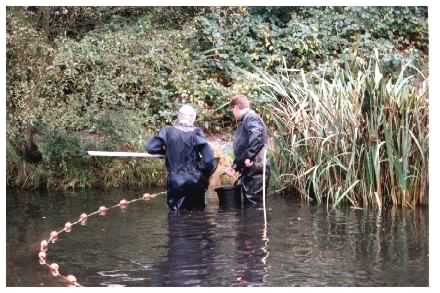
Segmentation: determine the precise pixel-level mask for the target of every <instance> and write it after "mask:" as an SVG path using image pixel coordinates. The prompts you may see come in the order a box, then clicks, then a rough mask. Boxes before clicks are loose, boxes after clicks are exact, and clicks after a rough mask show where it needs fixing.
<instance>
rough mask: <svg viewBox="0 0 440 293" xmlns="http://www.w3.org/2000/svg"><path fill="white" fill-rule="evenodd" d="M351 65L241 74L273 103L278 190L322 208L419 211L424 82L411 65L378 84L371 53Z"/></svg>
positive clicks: (423, 183)
mask: <svg viewBox="0 0 440 293" xmlns="http://www.w3.org/2000/svg"><path fill="white" fill-rule="evenodd" d="M352 57H353V58H351V59H352V60H350V61H345V63H344V64H343V65H342V66H341V65H339V64H334V65H331V66H329V67H328V68H327V69H326V70H322V71H321V72H320V73H316V72H313V73H308V74H306V73H304V72H303V71H298V70H291V69H287V68H285V69H284V71H283V72H282V73H280V74H279V75H276V76H270V75H268V74H266V73H265V72H263V71H261V70H259V69H257V68H254V69H255V70H254V71H253V72H249V71H244V72H245V73H246V74H249V75H251V77H252V78H254V79H256V80H257V81H259V82H260V84H261V90H262V92H263V93H264V95H265V96H266V98H270V99H271V100H272V101H273V103H271V105H269V106H268V107H269V109H268V110H269V111H271V112H272V114H273V121H274V128H275V131H274V141H275V144H276V148H277V150H276V152H275V153H276V154H275V162H276V164H275V165H276V166H274V167H275V168H276V169H277V172H276V173H279V174H280V182H281V184H282V187H283V188H287V187H293V188H294V189H296V190H297V191H298V192H299V193H300V194H301V196H302V197H303V198H304V199H306V200H311V199H314V200H316V201H318V202H319V203H325V204H326V205H327V206H328V207H336V206H338V205H340V204H343V203H349V204H350V205H352V206H354V207H367V206H376V207H378V208H383V207H384V206H386V205H390V204H392V205H393V206H404V207H414V206H415V205H417V204H422V203H426V202H427V198H426V196H427V195H428V183H429V182H428V147H429V144H428V137H429V130H428V90H427V77H425V76H424V75H423V74H422V73H421V72H420V71H419V70H418V69H417V68H414V67H413V66H412V65H411V64H405V65H404V66H402V69H401V71H400V73H399V74H398V75H397V74H396V76H394V77H393V76H384V75H385V74H384V73H383V72H384V68H383V65H382V62H381V60H380V59H379V57H378V54H377V52H376V54H375V55H374V56H372V57H370V58H369V59H362V58H359V57H356V56H352ZM410 71H412V74H409V72H410Z"/></svg>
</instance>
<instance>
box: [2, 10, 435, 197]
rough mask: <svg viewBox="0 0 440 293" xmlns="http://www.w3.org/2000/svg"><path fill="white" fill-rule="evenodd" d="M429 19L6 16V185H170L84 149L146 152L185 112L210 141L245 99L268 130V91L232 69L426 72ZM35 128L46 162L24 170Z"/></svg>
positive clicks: (146, 166) (134, 164)
mask: <svg viewBox="0 0 440 293" xmlns="http://www.w3.org/2000/svg"><path fill="white" fill-rule="evenodd" d="M427 18H428V9H427V7H8V8H7V103H6V104H7V139H8V145H7V183H8V187H11V188H39V187H42V188H49V189H62V190H65V189H69V188H72V189H76V188H90V187H100V186H102V187H113V186H132V185H137V186H144V185H149V184H163V168H162V167H161V165H160V163H158V162H150V161H148V162H146V161H131V162H128V161H112V160H102V159H99V160H98V159H96V158H88V157H87V156H86V155H85V151H86V150H88V149H100V150H108V151H111V150H120V149H129V150H136V151H140V150H142V148H143V140H144V138H145V137H147V136H149V135H151V134H152V133H153V132H155V131H156V130H157V129H158V128H160V127H163V126H164V125H167V124H169V123H172V121H173V120H174V119H175V114H174V113H175V112H176V110H177V109H178V107H179V106H180V105H181V104H183V103H193V104H194V105H195V106H196V108H197V109H198V113H199V117H198V122H197V123H198V124H199V126H201V127H203V129H204V131H205V132H206V133H208V134H215V133H225V132H226V131H228V129H229V128H230V127H232V126H233V125H234V121H233V117H232V116H231V114H230V113H229V111H228V109H227V107H225V104H226V103H227V101H228V97H229V96H231V95H233V94H238V93H245V94H247V95H249V96H250V97H251V98H252V100H253V102H254V105H255V106H256V107H257V108H258V110H259V111H260V112H261V113H262V114H263V115H264V116H265V119H266V120H267V121H268V123H269V125H270V126H271V127H272V126H273V125H272V124H271V117H270V110H269V109H270V108H268V107H266V106H267V103H269V101H268V100H267V99H266V98H265V95H262V87H261V84H259V83H258V82H256V81H255V80H252V79H250V78H248V77H247V76H246V75H244V74H242V73H241V71H240V70H237V68H248V69H249V68H252V67H253V66H255V67H257V68H261V69H263V70H265V72H268V73H273V74H277V73H279V72H280V71H281V70H283V69H284V68H291V69H303V70H304V71H307V72H313V71H315V70H321V69H322V68H323V66H325V65H326V64H329V63H332V64H333V63H336V64H339V63H340V64H341V66H342V64H344V62H343V61H344V60H345V59H347V58H349V57H350V56H352V55H353V54H355V55H357V56H367V55H370V54H371V53H372V52H373V49H375V48H377V49H378V51H379V52H380V55H381V58H382V60H383V61H384V68H383V72H384V74H387V75H390V76H392V75H393V74H399V72H400V68H401V66H402V64H404V63H406V62H407V61H408V60H413V64H414V65H415V66H417V67H418V68H421V69H422V70H425V71H426V70H427V69H426V68H427V62H428V55H427V54H428V22H427ZM29 125H34V126H35V127H37V128H38V129H39V130H40V132H41V134H40V135H39V137H38V141H37V143H38V145H39V146H40V150H41V151H42V153H43V162H42V163H41V164H40V165H38V166H29V165H28V166H26V168H27V169H26V168H24V167H23V166H22V161H21V160H20V157H19V156H18V155H17V152H16V149H17V145H20V142H21V141H22V140H23V131H24V129H25V128H26V127H29ZM29 168H30V169H31V170H29Z"/></svg>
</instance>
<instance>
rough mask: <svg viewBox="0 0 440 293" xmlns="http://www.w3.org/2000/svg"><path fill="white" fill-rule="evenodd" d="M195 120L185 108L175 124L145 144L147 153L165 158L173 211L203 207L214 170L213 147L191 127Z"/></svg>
mask: <svg viewBox="0 0 440 293" xmlns="http://www.w3.org/2000/svg"><path fill="white" fill-rule="evenodd" d="M195 120H196V111H195V110H194V108H193V107H191V106H190V105H184V106H182V107H181V108H180V110H179V112H178V115H177V122H176V123H175V124H174V125H173V126H169V127H164V128H162V129H161V130H160V131H159V134H158V135H156V136H154V137H153V138H152V139H151V140H149V141H148V142H147V143H146V144H145V150H146V151H147V152H149V153H150V154H161V155H165V165H166V168H167V171H168V177H167V204H168V207H169V208H170V210H173V211H175V210H178V209H188V210H191V209H203V208H205V193H206V190H207V189H208V184H209V177H210V176H211V174H212V173H213V171H214V170H215V167H216V163H215V162H216V161H215V159H214V153H213V151H212V148H211V147H210V145H209V144H208V141H207V140H206V137H205V135H204V133H203V132H202V130H201V129H200V128H198V127H195V126H194V121H195Z"/></svg>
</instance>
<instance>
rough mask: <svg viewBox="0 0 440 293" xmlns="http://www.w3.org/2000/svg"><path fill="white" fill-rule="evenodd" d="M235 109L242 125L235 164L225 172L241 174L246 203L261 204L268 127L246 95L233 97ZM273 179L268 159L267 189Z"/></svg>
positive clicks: (237, 135)
mask: <svg viewBox="0 0 440 293" xmlns="http://www.w3.org/2000/svg"><path fill="white" fill-rule="evenodd" d="M230 106H231V109H232V113H233V114H234V117H235V119H236V120H237V121H239V123H240V124H239V125H238V128H237V129H236V130H235V133H234V144H233V148H234V156H235V159H234V161H233V163H232V166H231V167H229V168H226V170H225V173H226V174H227V175H229V176H231V177H234V176H235V173H236V172H239V173H240V174H241V187H242V192H243V195H244V200H245V205H246V206H256V207H257V206H260V204H261V203H262V202H263V155H264V148H265V147H266V145H267V142H268V136H267V128H266V125H265V124H264V122H263V120H262V119H261V117H260V116H259V115H258V114H257V113H255V112H254V111H253V110H251V108H250V103H249V99H248V98H247V97H246V96H244V95H237V96H234V97H232V100H231V102H230ZM269 179H270V165H269V163H268V160H266V191H267V187H268V185H269Z"/></svg>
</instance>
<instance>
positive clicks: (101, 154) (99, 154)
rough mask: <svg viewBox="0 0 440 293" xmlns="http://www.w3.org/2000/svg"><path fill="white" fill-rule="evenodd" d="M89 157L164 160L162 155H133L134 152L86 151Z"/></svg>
mask: <svg viewBox="0 0 440 293" xmlns="http://www.w3.org/2000/svg"><path fill="white" fill-rule="evenodd" d="M87 154H89V156H97V157H131V158H164V157H165V156H163V155H152V154H149V153H134V152H102V151H88V152H87Z"/></svg>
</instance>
